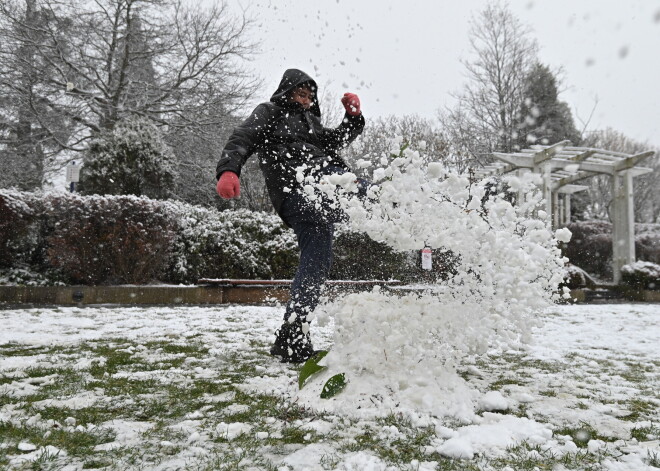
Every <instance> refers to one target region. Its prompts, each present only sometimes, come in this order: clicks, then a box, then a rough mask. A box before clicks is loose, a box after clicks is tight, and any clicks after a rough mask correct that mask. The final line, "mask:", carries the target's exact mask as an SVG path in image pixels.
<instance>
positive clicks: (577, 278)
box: [561, 264, 595, 289]
mask: <svg viewBox="0 0 660 471" xmlns="http://www.w3.org/2000/svg"><path fill="white" fill-rule="evenodd" d="M594 285H595V283H594V281H593V280H592V279H591V277H590V276H589V274H588V273H587V272H586V271H584V270H583V269H582V268H580V267H576V266H575V265H571V264H569V265H567V266H566V276H565V277H564V281H563V282H562V283H561V286H566V287H567V288H569V289H580V288H592V287H594Z"/></svg>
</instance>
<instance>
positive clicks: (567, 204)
mask: <svg viewBox="0 0 660 471" xmlns="http://www.w3.org/2000/svg"><path fill="white" fill-rule="evenodd" d="M570 223H571V194H570V193H566V194H565V195H564V226H568V225H569V224H570Z"/></svg>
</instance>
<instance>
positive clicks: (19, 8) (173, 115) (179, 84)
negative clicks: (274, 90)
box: [0, 0, 258, 153]
mask: <svg viewBox="0 0 660 471" xmlns="http://www.w3.org/2000/svg"><path fill="white" fill-rule="evenodd" d="M190 5H191V4H190V3H185V4H184V2H183V1H182V0H94V1H79V0H9V1H5V2H2V3H0V70H1V71H2V72H3V73H2V76H1V77H0V90H2V91H6V92H7V93H9V94H10V96H11V103H10V105H11V106H10V107H9V109H8V110H3V118H4V119H3V124H4V128H5V130H6V131H5V133H4V135H3V137H4V138H5V140H11V139H14V140H16V139H18V137H17V136H18V131H19V130H20V128H21V125H22V126H23V127H30V128H31V129H33V130H39V135H38V136H37V137H38V138H39V139H40V140H41V142H44V143H47V144H48V146H47V147H44V148H47V149H48V150H49V151H50V152H53V153H54V152H58V151H61V150H63V149H67V150H71V151H83V150H84V149H85V147H86V145H87V141H88V140H89V139H90V138H92V137H94V136H95V135H97V134H98V133H100V132H101V131H102V130H104V129H112V127H113V126H114V124H115V123H116V122H118V121H119V120H121V119H123V118H126V117H130V116H139V117H143V118H148V119H150V120H151V121H153V122H154V123H156V124H157V125H159V126H161V127H162V128H163V131H164V132H165V134H166V135H169V134H172V133H176V132H183V133H200V132H202V133H203V132H204V131H205V130H210V129H214V128H215V127H216V126H220V125H222V123H225V122H226V118H227V115H231V114H232V113H234V112H236V110H237V109H239V108H240V107H241V106H242V105H243V104H244V102H245V101H246V99H247V98H248V97H250V95H251V94H252V93H253V92H254V90H255V89H256V86H257V85H258V83H257V82H256V81H255V80H253V79H250V78H248V75H247V74H246V72H245V71H244V70H243V69H242V67H241V66H240V63H239V61H240V60H242V59H244V58H246V57H247V56H249V55H250V53H251V52H252V51H253V47H254V46H253V45H252V44H251V43H249V42H248V41H247V39H246V34H245V33H246V30H247V29H248V27H249V26H250V24H251V22H250V19H249V18H248V17H247V15H246V14H245V12H243V14H242V15H241V16H239V17H236V16H233V15H231V14H230V13H229V11H228V7H227V5H226V3H224V1H222V2H221V3H217V4H215V5H213V6H211V7H210V8H202V7H199V6H190ZM26 77H27V78H29V81H26V80H25V78H26ZM21 78H23V80H20V79H21ZM63 124H66V126H63ZM63 128H64V129H63Z"/></svg>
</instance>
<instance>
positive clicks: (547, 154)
mask: <svg viewBox="0 0 660 471" xmlns="http://www.w3.org/2000/svg"><path fill="white" fill-rule="evenodd" d="M570 144H571V141H560V142H558V143H556V144H553V145H551V146H549V147H546V148H545V149H543V150H542V151H540V152H536V154H535V155H534V165H535V166H536V165H540V164H542V163H543V162H545V161H546V160H550V159H552V157H553V156H554V155H555V154H556V153H557V152H559V151H560V150H562V149H563V148H564V147H566V146H568V145H570Z"/></svg>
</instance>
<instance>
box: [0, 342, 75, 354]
mask: <svg viewBox="0 0 660 471" xmlns="http://www.w3.org/2000/svg"><path fill="white" fill-rule="evenodd" d="M73 351H74V349H71V348H67V347H51V346H41V345H39V346H35V345H23V344H19V343H5V344H3V345H0V355H2V356H4V357H21V356H37V355H53V354H55V353H60V354H69V353H71V352H73Z"/></svg>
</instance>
